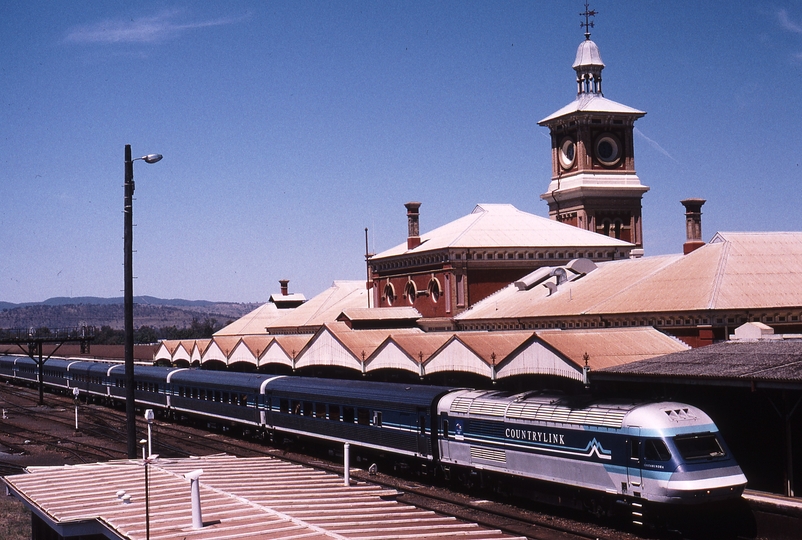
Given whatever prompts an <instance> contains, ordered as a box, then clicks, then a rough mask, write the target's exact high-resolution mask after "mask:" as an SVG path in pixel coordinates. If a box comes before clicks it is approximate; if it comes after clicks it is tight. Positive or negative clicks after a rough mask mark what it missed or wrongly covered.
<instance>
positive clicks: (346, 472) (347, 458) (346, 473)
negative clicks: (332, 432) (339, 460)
mask: <svg viewBox="0 0 802 540" xmlns="http://www.w3.org/2000/svg"><path fill="white" fill-rule="evenodd" d="M350 448H351V445H350V444H349V443H345V444H344V445H343V485H344V486H345V487H348V486H350V485H351V453H350V451H349V450H350Z"/></svg>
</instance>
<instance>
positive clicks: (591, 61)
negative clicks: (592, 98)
mask: <svg viewBox="0 0 802 540" xmlns="http://www.w3.org/2000/svg"><path fill="white" fill-rule="evenodd" d="M573 68H574V71H576V84H577V91H576V93H577V94H578V95H581V94H599V95H604V94H602V75H601V72H602V70H603V69H604V62H602V59H601V53H600V52H599V48H598V47H597V46H596V44H595V43H593V42H592V41H591V40H590V34H585V41H583V42H582V43H580V44H579V48H578V49H577V50H576V60H574V65H573Z"/></svg>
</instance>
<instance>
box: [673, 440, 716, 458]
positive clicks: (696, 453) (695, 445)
mask: <svg viewBox="0 0 802 540" xmlns="http://www.w3.org/2000/svg"><path fill="white" fill-rule="evenodd" d="M674 444H676V445H677V450H679V453H680V455H681V456H682V457H683V459H686V460H689V461H690V460H694V459H706V458H714V457H721V456H723V455H724V450H723V449H722V448H721V445H720V444H719V443H718V439H716V436H715V435H714V434H712V433H697V434H694V435H682V436H679V437H674Z"/></svg>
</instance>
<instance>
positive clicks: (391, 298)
mask: <svg viewBox="0 0 802 540" xmlns="http://www.w3.org/2000/svg"><path fill="white" fill-rule="evenodd" d="M384 300H385V301H386V302H387V305H388V306H392V305H393V303H395V289H394V288H393V284H392V283H388V284H387V285H385V286H384Z"/></svg>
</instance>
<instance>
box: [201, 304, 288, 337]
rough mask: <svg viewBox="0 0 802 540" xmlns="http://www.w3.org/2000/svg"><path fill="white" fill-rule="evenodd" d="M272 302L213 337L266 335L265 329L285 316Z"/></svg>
mask: <svg viewBox="0 0 802 540" xmlns="http://www.w3.org/2000/svg"><path fill="white" fill-rule="evenodd" d="M286 313H287V312H286V311H282V310H279V309H278V308H277V307H276V305H275V304H274V303H272V302H268V303H266V304H263V305H261V306H259V307H258V308H256V309H254V310H253V311H251V312H250V313H248V314H246V315H244V316H242V317H240V318H239V319H237V320H236V321H234V322H232V323H231V324H229V325H228V326H225V327H223V328H221V329H220V330H218V331H217V332H215V333H214V335H215V336H245V335H252V334H253V335H256V334H266V333H267V331H266V330H265V328H266V327H267V326H268V325H269V324H270V323H271V322H272V321H274V320H276V319H278V318H279V317H281V316H282V315H284V314H286Z"/></svg>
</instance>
